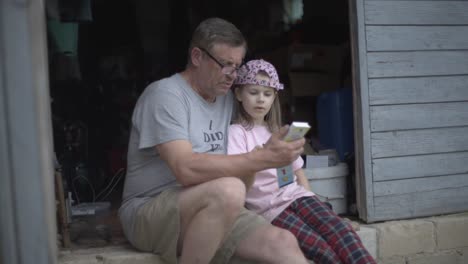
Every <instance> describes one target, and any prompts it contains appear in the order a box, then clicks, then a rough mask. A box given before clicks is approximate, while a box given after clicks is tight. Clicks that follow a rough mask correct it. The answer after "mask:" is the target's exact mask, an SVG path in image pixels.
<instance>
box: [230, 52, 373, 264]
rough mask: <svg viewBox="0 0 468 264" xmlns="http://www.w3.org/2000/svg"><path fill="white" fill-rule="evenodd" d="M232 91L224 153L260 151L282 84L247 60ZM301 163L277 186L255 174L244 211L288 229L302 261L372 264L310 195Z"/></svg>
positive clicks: (275, 125)
mask: <svg viewBox="0 0 468 264" xmlns="http://www.w3.org/2000/svg"><path fill="white" fill-rule="evenodd" d="M234 89H235V90H234V92H235V98H236V99H237V100H236V101H237V116H236V119H235V121H234V124H233V125H231V127H230V128H229V142H228V153H229V154H240V153H245V152H249V151H253V150H255V148H259V147H261V146H262V145H263V144H264V143H266V142H267V141H268V139H269V138H270V136H271V133H272V132H274V131H276V130H278V129H279V128H280V127H281V112H280V104H279V99H278V92H279V91H280V90H282V89H283V84H281V83H280V82H279V78H278V74H277V73H276V70H275V68H274V67H273V65H271V64H270V63H268V62H266V61H264V60H252V61H249V62H247V63H246V64H245V65H244V66H242V67H241V69H240V70H239V72H238V77H237V79H236V80H235V82H234ZM303 164H304V161H303V160H302V158H301V157H299V158H298V159H297V160H296V161H294V162H293V164H292V165H291V166H292V171H293V172H294V174H295V177H294V182H293V183H291V184H289V185H286V186H284V187H281V188H279V185H278V180H277V174H276V169H268V170H264V171H260V172H258V173H257V174H256V175H255V178H254V179H253V180H252V181H253V184H252V186H251V187H250V188H249V189H248V192H247V197H246V207H247V208H248V209H250V210H252V211H255V212H256V213H258V214H260V215H262V216H263V217H265V218H266V219H267V220H269V221H271V223H272V224H273V225H275V226H278V227H281V228H285V229H287V230H289V231H291V232H292V233H293V234H294V235H295V236H296V237H297V239H298V241H299V245H300V247H301V249H302V251H303V252H304V254H305V255H306V257H307V258H309V259H311V260H313V261H314V262H315V263H317V264H318V263H331V264H337V263H375V260H374V259H373V258H372V256H370V254H369V252H368V251H367V250H366V249H365V248H364V246H363V245H362V242H361V240H360V239H359V237H358V236H357V234H356V233H355V232H354V231H353V229H352V227H351V225H350V224H349V223H347V222H346V221H344V220H343V219H341V218H340V217H339V216H337V215H336V214H335V213H334V212H333V211H332V210H331V209H330V208H329V207H328V206H327V205H325V204H324V203H323V202H321V201H320V200H319V199H318V198H317V196H315V195H314V193H312V192H311V191H310V188H309V184H308V181H307V178H306V177H305V175H304V172H303V170H302V169H301V168H302V165H303ZM247 185H249V183H247ZM248 187H249V186H248Z"/></svg>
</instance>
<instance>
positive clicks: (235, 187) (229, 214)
mask: <svg viewBox="0 0 468 264" xmlns="http://www.w3.org/2000/svg"><path fill="white" fill-rule="evenodd" d="M244 199H245V185H244V183H242V181H241V180H239V179H237V178H220V179H216V180H213V181H210V182H206V183H203V184H200V185H196V186H193V187H190V188H187V189H184V190H183V191H182V192H181V193H180V196H179V212H180V218H181V219H180V231H181V233H180V236H179V245H178V246H179V250H180V252H181V257H180V260H179V263H182V264H184V263H209V261H210V260H211V258H212V257H213V256H214V254H215V252H216V250H217V249H218V248H219V247H220V245H221V242H222V241H223V239H224V237H225V235H226V233H228V232H229V231H230V229H231V227H232V225H233V223H234V221H235V220H236V219H237V217H238V215H239V213H240V211H241V209H242V208H243V206H244Z"/></svg>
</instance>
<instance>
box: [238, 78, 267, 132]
mask: <svg viewBox="0 0 468 264" xmlns="http://www.w3.org/2000/svg"><path fill="white" fill-rule="evenodd" d="M256 78H257V79H258V80H262V79H263V80H268V79H269V78H268V77H266V76H262V75H257V77H256ZM275 97H276V92H275V89H274V88H271V87H266V86H261V85H255V84H250V85H244V86H243V87H241V88H237V89H236V98H237V100H239V101H240V102H241V104H242V107H243V108H244V109H245V111H246V112H247V113H248V114H249V115H250V116H251V117H252V120H253V122H254V124H255V125H264V120H265V116H266V115H267V114H268V112H269V111H270V109H271V105H272V104H273V102H274V100H275Z"/></svg>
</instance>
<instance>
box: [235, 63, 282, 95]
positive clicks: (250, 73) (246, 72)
mask: <svg viewBox="0 0 468 264" xmlns="http://www.w3.org/2000/svg"><path fill="white" fill-rule="evenodd" d="M260 71H263V72H265V73H266V74H267V75H268V77H270V80H269V81H266V80H257V78H255V77H256V76H257V74H258V72H260ZM244 84H255V85H262V86H267V87H271V88H274V89H276V90H278V91H279V90H282V89H283V88H284V85H283V84H282V83H280V82H279V78H278V73H276V69H275V67H274V66H273V65H271V63H269V62H267V61H264V60H262V59H260V60H251V61H249V62H247V63H245V64H244V65H242V66H241V67H240V69H239V71H238V73H237V78H236V80H235V81H234V85H244Z"/></svg>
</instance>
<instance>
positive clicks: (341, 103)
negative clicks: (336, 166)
mask: <svg viewBox="0 0 468 264" xmlns="http://www.w3.org/2000/svg"><path fill="white" fill-rule="evenodd" d="M316 112H317V130H318V137H319V140H320V143H321V144H322V145H323V146H324V147H326V148H332V149H336V151H337V152H338V156H339V158H340V160H341V161H344V160H345V156H346V154H347V153H353V152H354V128H353V98H352V90H351V89H350V88H343V89H339V90H336V91H332V92H327V93H322V94H320V95H319V96H318V98H317V111H316Z"/></svg>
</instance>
